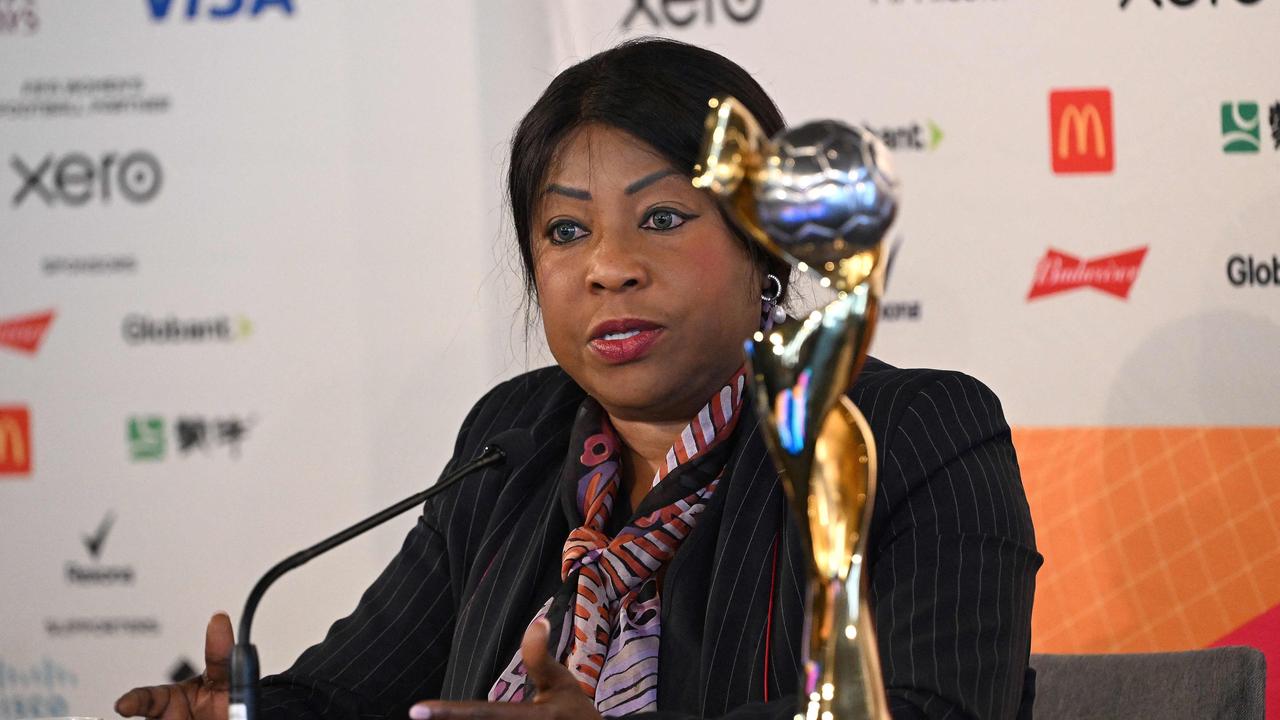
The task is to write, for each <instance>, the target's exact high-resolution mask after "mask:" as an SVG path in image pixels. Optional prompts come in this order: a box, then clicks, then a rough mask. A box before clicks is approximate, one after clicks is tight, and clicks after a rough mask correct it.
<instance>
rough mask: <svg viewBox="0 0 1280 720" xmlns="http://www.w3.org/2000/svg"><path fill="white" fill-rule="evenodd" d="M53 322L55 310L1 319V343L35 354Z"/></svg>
mask: <svg viewBox="0 0 1280 720" xmlns="http://www.w3.org/2000/svg"><path fill="white" fill-rule="evenodd" d="M51 322H53V311H52V310H46V311H45V312H42V313H36V314H34V315H23V316H22V317H16V318H10V319H9V320H0V345H3V346H5V347H10V348H13V349H14V350H19V351H22V352H24V353H27V354H28V355H34V354H35V352H36V350H38V349H39V348H40V341H41V340H43V339H44V331H45V330H47V329H48V328H49V323H51Z"/></svg>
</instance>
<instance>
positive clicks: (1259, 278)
mask: <svg viewBox="0 0 1280 720" xmlns="http://www.w3.org/2000/svg"><path fill="white" fill-rule="evenodd" d="M1227 282H1230V283H1231V284H1232V285H1234V286H1235V287H1238V288H1243V287H1267V286H1271V287H1280V255H1272V256H1271V261H1270V262H1267V261H1266V260H1259V259H1257V258H1255V257H1254V256H1252V255H1232V256H1231V257H1230V259H1228V260H1227Z"/></svg>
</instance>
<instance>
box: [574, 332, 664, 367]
mask: <svg viewBox="0 0 1280 720" xmlns="http://www.w3.org/2000/svg"><path fill="white" fill-rule="evenodd" d="M661 335H662V328H661V327H654V326H650V327H644V328H632V329H630V330H625V331H617V332H612V333H608V334H606V335H603V336H601V337H597V338H595V339H593V340H592V341H591V342H590V343H588V345H590V346H591V349H592V350H593V351H595V353H596V355H597V356H598V357H599V358H600V359H602V360H604V361H605V362H607V363H610V364H613V365H620V364H622V363H627V362H631V361H633V360H639V359H640V358H642V357H644V356H645V355H646V354H648V352H649V348H651V347H653V344H654V343H655V342H657V341H658V339H659V337H661Z"/></svg>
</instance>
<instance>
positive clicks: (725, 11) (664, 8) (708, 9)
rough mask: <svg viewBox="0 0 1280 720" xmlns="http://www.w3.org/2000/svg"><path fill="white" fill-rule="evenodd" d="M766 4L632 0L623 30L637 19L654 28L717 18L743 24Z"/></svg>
mask: <svg viewBox="0 0 1280 720" xmlns="http://www.w3.org/2000/svg"><path fill="white" fill-rule="evenodd" d="M763 6H764V0H703V1H702V2H695V1H691V0H654V1H653V2H652V3H651V2H650V0H632V4H631V9H630V10H628V11H627V14H626V16H625V17H623V18H622V23H621V24H622V29H623V30H630V29H631V26H632V25H633V24H635V23H636V22H637V21H642V22H646V23H647V24H648V25H651V26H653V27H655V28H662V27H666V26H670V27H676V28H684V27H689V26H690V25H695V24H696V25H706V26H712V25H715V24H716V22H717V20H720V21H723V22H728V23H732V24H735V25H742V24H745V23H749V22H751V21H752V20H755V19H756V16H757V15H759V14H760V10H761V8H762V7H763Z"/></svg>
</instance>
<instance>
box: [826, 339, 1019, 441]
mask: <svg viewBox="0 0 1280 720" xmlns="http://www.w3.org/2000/svg"><path fill="white" fill-rule="evenodd" d="M848 394H849V398H850V399H851V400H853V402H854V404H856V405H857V406H858V408H859V409H860V410H861V411H862V413H863V415H865V416H866V418H867V423H868V424H869V425H871V427H872V429H873V430H874V431H876V434H877V435H880V434H884V435H892V433H891V432H890V431H891V429H892V428H895V427H897V426H898V425H899V424H900V423H901V420H902V416H903V415H904V413H906V412H907V411H908V409H909V408H913V407H914V408H917V411H920V410H919V409H920V408H926V407H927V408H928V410H929V411H930V413H932V414H939V415H940V417H939V418H938V420H939V421H941V422H944V423H947V422H954V423H955V424H958V425H971V424H972V423H973V421H975V420H976V421H977V424H980V425H982V426H985V427H984V429H985V430H986V431H987V432H988V433H992V434H994V433H998V432H1001V431H1007V430H1008V423H1007V422H1006V421H1005V418H1004V409H1003V407H1002V406H1001V403H1000V399H999V398H998V397H997V396H996V394H995V392H993V391H992V390H991V388H989V387H988V386H987V385H986V384H985V383H983V382H982V381H981V380H978V379H977V378H975V377H973V376H971V375H967V374H965V373H963V372H959V371H956V370H939V369H934V368H899V367H894V366H893V365H890V364H888V363H886V362H884V361H882V360H878V359H876V358H872V357H868V358H867V361H866V364H865V365H864V366H863V369H862V372H861V373H859V374H858V379H857V381H856V382H855V383H854V385H853V387H852V388H851V389H850V390H849V393H848Z"/></svg>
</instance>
